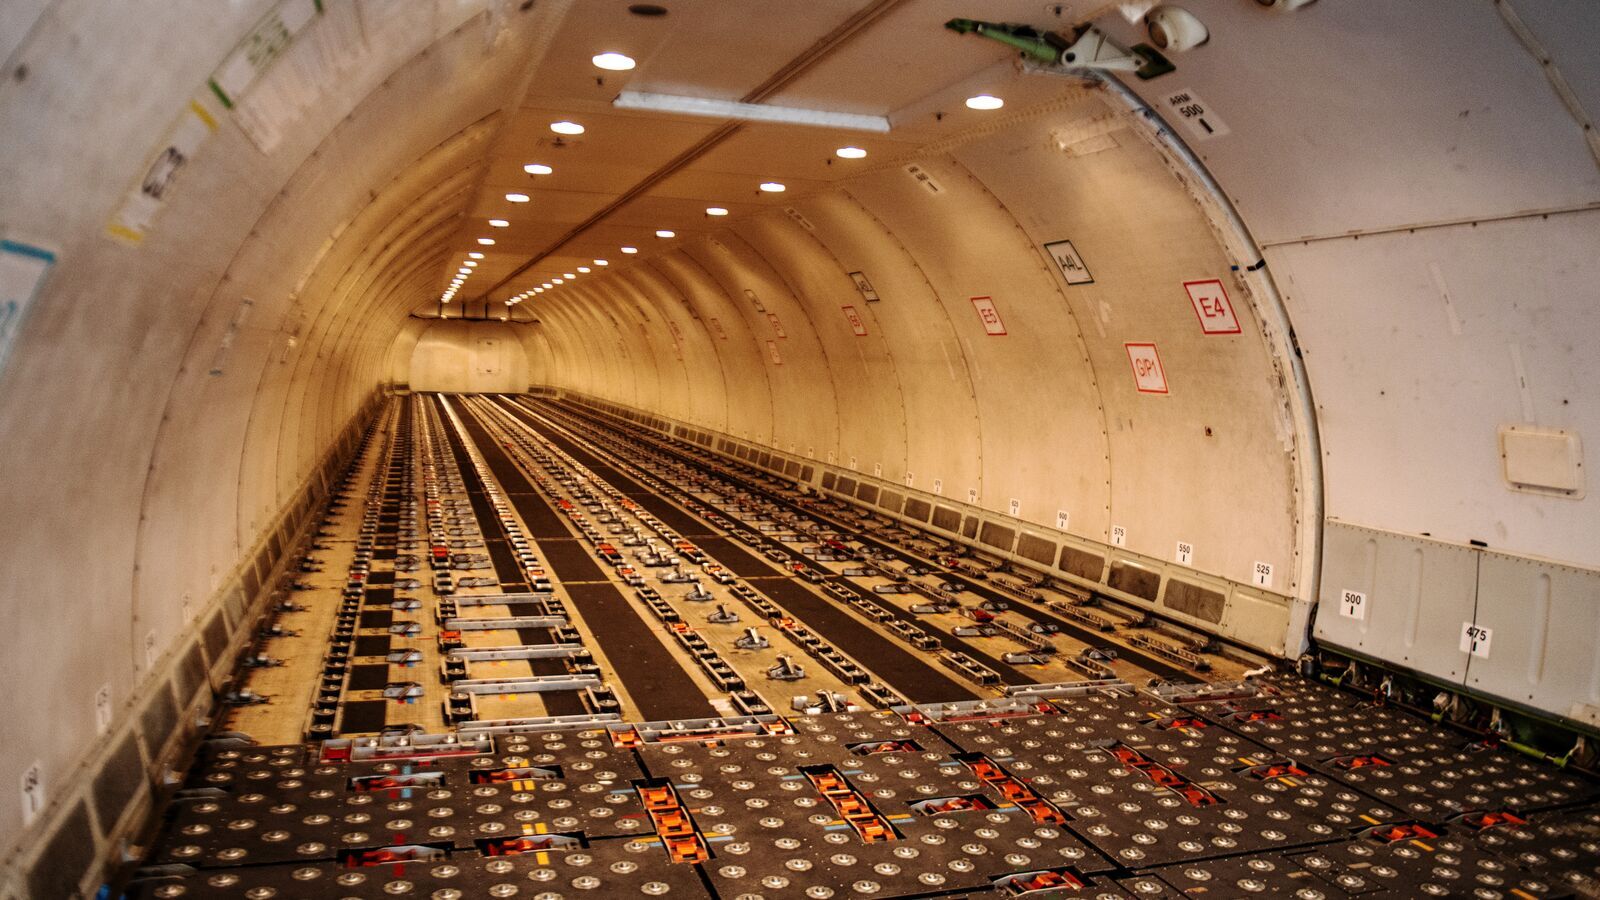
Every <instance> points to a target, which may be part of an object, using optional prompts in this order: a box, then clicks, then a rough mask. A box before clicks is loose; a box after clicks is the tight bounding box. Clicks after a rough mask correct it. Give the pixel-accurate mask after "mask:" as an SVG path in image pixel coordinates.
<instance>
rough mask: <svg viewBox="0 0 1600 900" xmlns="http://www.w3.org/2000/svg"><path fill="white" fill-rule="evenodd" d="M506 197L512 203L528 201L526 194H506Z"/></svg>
mask: <svg viewBox="0 0 1600 900" xmlns="http://www.w3.org/2000/svg"><path fill="white" fill-rule="evenodd" d="M506 199H507V200H510V201H511V202H512V203H527V202H528V195H527V194H507V195H506Z"/></svg>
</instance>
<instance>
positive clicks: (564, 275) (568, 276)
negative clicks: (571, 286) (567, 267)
mask: <svg viewBox="0 0 1600 900" xmlns="http://www.w3.org/2000/svg"><path fill="white" fill-rule="evenodd" d="M561 277H562V278H565V279H566V280H568V281H577V280H578V276H576V275H574V274H572V273H571V272H562V273H561Z"/></svg>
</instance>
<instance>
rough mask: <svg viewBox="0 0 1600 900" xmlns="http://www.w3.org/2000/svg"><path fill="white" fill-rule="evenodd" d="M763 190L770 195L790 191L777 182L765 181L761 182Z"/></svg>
mask: <svg viewBox="0 0 1600 900" xmlns="http://www.w3.org/2000/svg"><path fill="white" fill-rule="evenodd" d="M761 189H762V190H763V191H766V192H767V193H769V194H781V193H783V192H784V191H786V190H788V188H787V187H784V186H783V184H782V183H780V182H777V181H763V182H761Z"/></svg>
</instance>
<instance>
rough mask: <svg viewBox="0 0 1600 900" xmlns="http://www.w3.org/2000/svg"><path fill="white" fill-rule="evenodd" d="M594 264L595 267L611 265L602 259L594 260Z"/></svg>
mask: <svg viewBox="0 0 1600 900" xmlns="http://www.w3.org/2000/svg"><path fill="white" fill-rule="evenodd" d="M594 264H595V265H597V266H609V265H611V263H609V262H607V261H606V260H603V259H597V260H595V261H594Z"/></svg>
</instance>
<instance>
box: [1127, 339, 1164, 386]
mask: <svg viewBox="0 0 1600 900" xmlns="http://www.w3.org/2000/svg"><path fill="white" fill-rule="evenodd" d="M1122 346H1124V347H1126V348H1127V350H1128V363H1129V365H1131V366H1133V384H1134V386H1135V387H1137V388H1138V389H1139V393H1141V394H1165V393H1167V372H1166V370H1165V369H1163V368H1162V367H1161V354H1160V353H1158V352H1156V345H1155V344H1148V343H1146V344H1123V345H1122Z"/></svg>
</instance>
